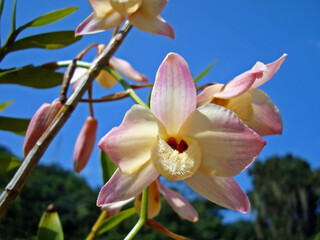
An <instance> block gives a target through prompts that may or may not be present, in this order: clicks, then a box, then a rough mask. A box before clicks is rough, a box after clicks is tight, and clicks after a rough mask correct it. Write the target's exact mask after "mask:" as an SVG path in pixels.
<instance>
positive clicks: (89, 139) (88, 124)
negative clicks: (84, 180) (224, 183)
mask: <svg viewBox="0 0 320 240" xmlns="http://www.w3.org/2000/svg"><path fill="white" fill-rule="evenodd" d="M97 127H98V122H97V120H95V119H94V118H93V117H91V116H90V117H87V119H86V121H85V123H84V125H83V127H82V129H81V132H80V134H79V136H78V138H77V141H76V144H75V148H74V152H73V170H74V171H75V172H78V173H79V172H80V171H81V170H82V169H83V168H84V167H85V166H86V164H87V162H88V160H89V158H90V155H91V152H92V150H93V146H94V143H95V141H96V133H97Z"/></svg>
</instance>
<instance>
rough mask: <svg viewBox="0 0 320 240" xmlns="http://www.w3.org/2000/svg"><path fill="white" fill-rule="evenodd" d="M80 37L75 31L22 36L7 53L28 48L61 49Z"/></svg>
mask: <svg viewBox="0 0 320 240" xmlns="http://www.w3.org/2000/svg"><path fill="white" fill-rule="evenodd" d="M80 39H81V37H75V36H74V31H61V32H50V33H44V34H38V35H33V36H30V37H26V38H22V39H20V40H18V41H16V42H14V43H12V44H11V45H9V47H8V48H7V50H6V53H8V52H13V51H17V50H22V49H27V48H43V49H59V48H64V47H66V46H68V45H70V44H72V43H74V42H77V41H79V40H80Z"/></svg>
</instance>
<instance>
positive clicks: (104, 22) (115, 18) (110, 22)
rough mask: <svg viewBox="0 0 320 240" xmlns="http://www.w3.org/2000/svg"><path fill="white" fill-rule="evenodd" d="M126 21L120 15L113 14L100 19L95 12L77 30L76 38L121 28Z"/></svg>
mask: <svg viewBox="0 0 320 240" xmlns="http://www.w3.org/2000/svg"><path fill="white" fill-rule="evenodd" d="M124 20H125V18H124V17H122V16H121V15H120V14H119V13H117V12H113V13H112V14H110V15H109V16H107V17H103V18H101V17H98V16H97V14H96V13H95V12H93V13H92V14H91V15H90V16H89V17H87V18H86V19H85V20H84V21H83V22H82V23H80V25H79V26H78V27H77V29H76V36H78V35H83V34H91V33H98V32H103V31H105V30H108V29H111V28H114V27H117V26H119V25H120V24H121V23H122V22H123V21H124Z"/></svg>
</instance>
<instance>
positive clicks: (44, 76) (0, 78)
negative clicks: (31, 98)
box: [0, 65, 63, 88]
mask: <svg viewBox="0 0 320 240" xmlns="http://www.w3.org/2000/svg"><path fill="white" fill-rule="evenodd" d="M62 78H63V74H62V73H59V72H54V71H52V70H51V69H50V68H47V67H43V66H39V67H34V66H32V65H30V66H25V67H21V68H17V69H13V70H8V71H4V72H0V84H19V85H23V86H28V87H33V88H51V87H55V86H58V85H60V84H61V83H62Z"/></svg>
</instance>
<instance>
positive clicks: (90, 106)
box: [88, 84, 94, 117]
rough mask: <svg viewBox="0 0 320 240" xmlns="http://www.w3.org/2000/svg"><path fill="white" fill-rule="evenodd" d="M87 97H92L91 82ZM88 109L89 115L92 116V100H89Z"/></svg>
mask: <svg viewBox="0 0 320 240" xmlns="http://www.w3.org/2000/svg"><path fill="white" fill-rule="evenodd" d="M88 97H89V99H90V100H91V99H92V84H91V85H90V87H89V89H88ZM89 110H90V116H91V117H94V114H93V106H92V102H89Z"/></svg>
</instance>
